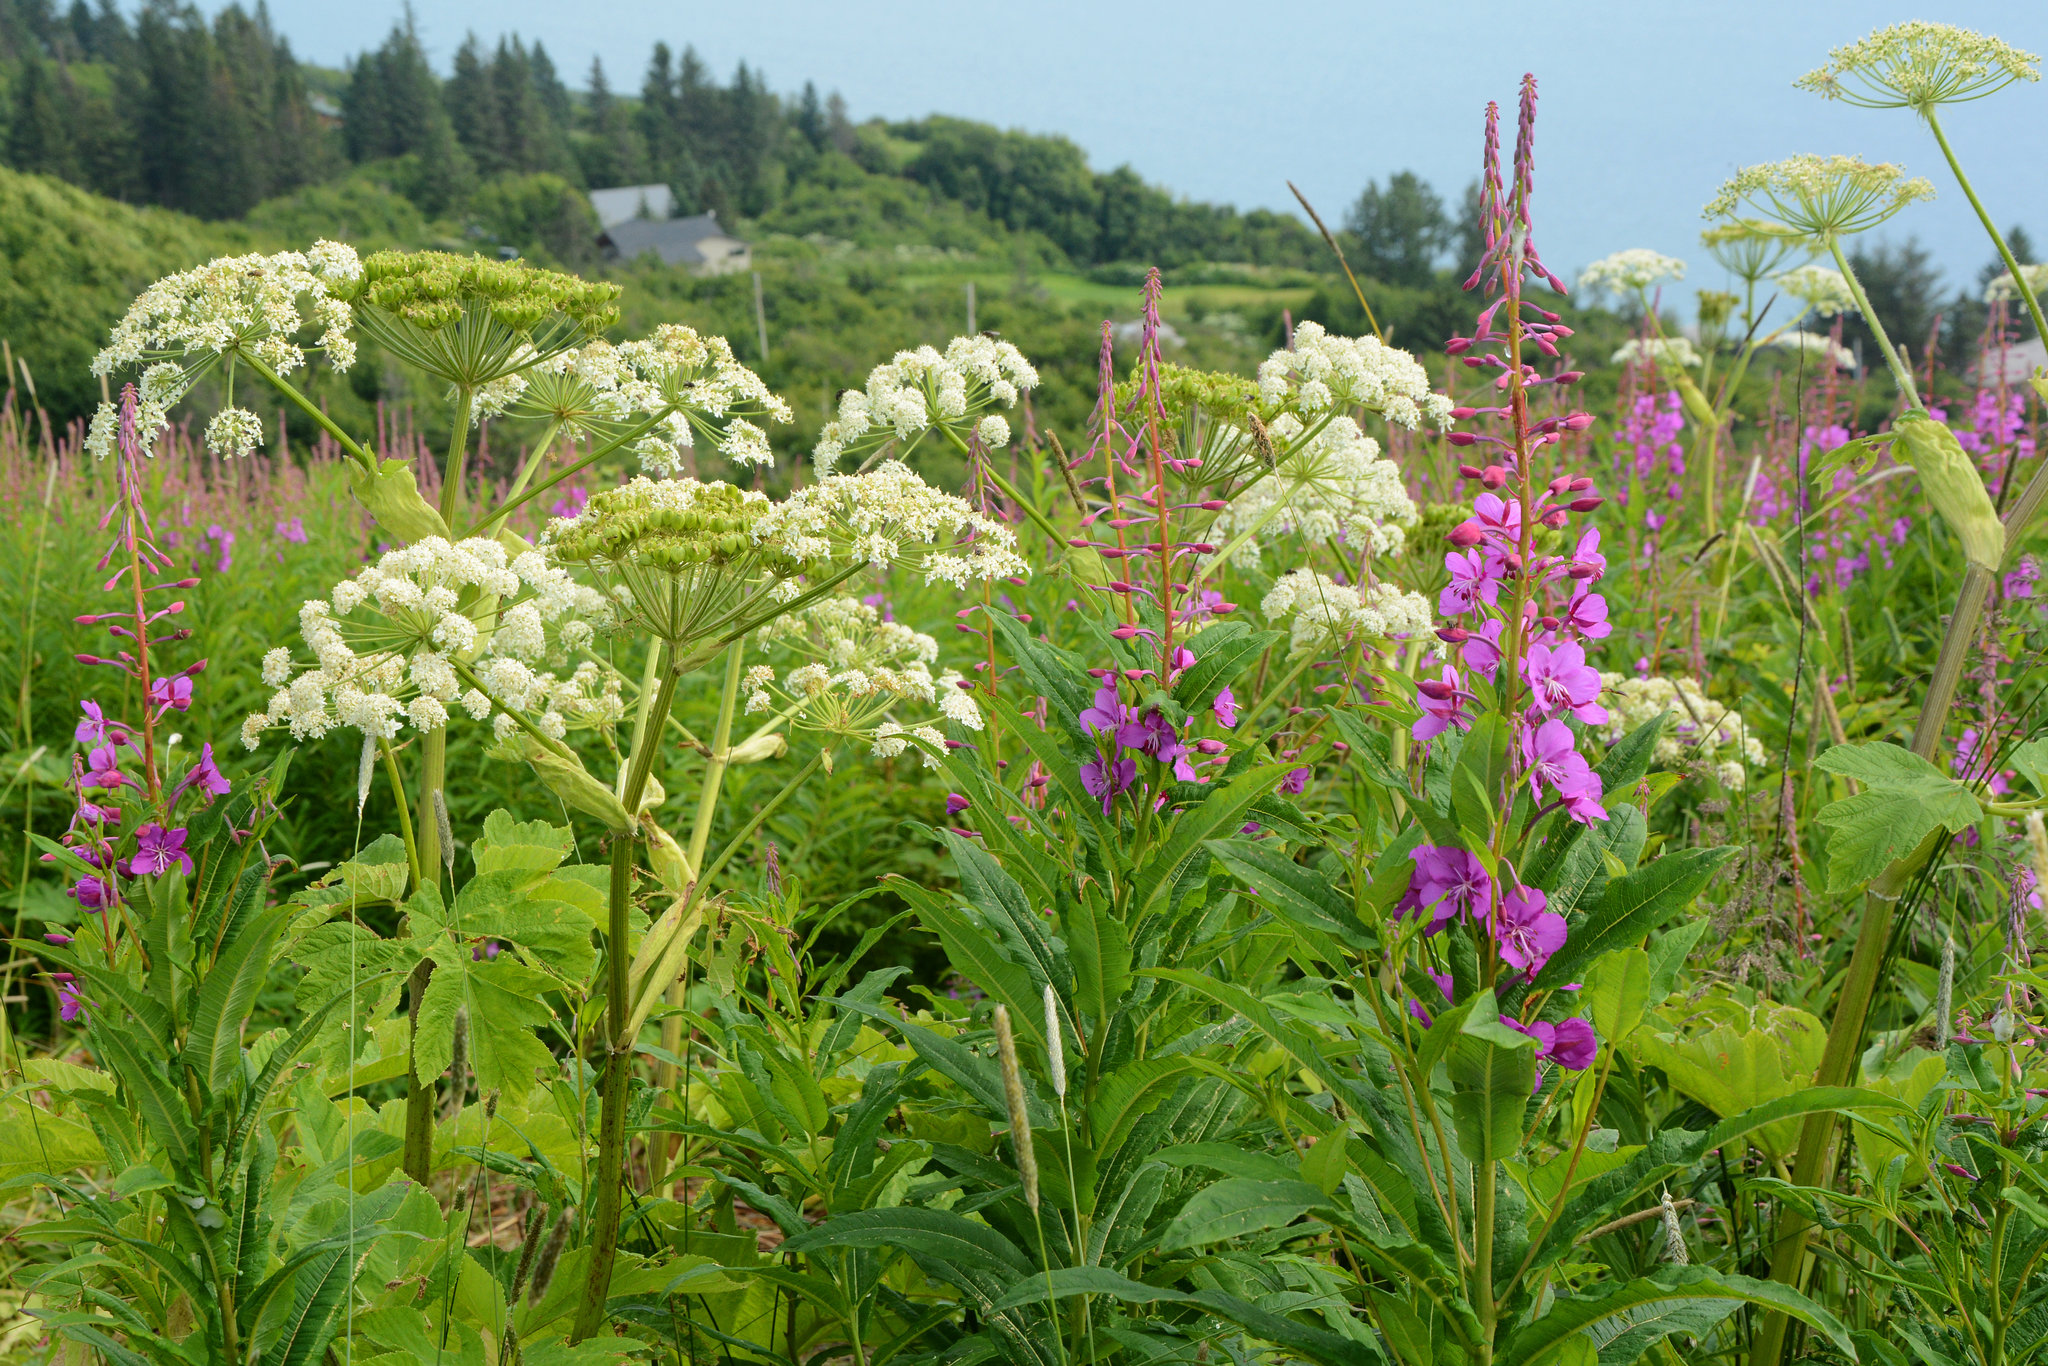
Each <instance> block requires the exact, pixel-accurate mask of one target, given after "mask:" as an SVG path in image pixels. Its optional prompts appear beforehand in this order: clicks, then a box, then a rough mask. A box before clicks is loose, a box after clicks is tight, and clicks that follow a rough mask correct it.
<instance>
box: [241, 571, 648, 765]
mask: <svg viewBox="0 0 2048 1366" xmlns="http://www.w3.org/2000/svg"><path fill="white" fill-rule="evenodd" d="M608 611H609V608H608V604H607V603H606V602H605V600H604V598H603V597H602V596H601V595H600V594H598V593H597V592H595V591H594V590H592V589H589V588H586V587H583V586H581V585H579V584H577V583H576V582H575V581H574V580H572V579H571V578H570V577H569V576H568V574H567V573H565V572H564V571H563V570H561V569H559V568H556V567H555V566H552V565H550V564H548V563H547V562H546V560H545V559H543V558H542V557H541V556H540V555H539V554H537V553H535V552H533V551H527V552H525V553H523V554H520V555H518V556H516V557H514V556H509V555H508V554H507V552H506V550H505V547H504V546H503V545H501V544H500V543H499V542H497V541H493V540H487V539H483V538H474V539H471V540H466V541H458V542H449V541H447V540H444V539H442V538H441V537H438V536H429V537H426V538H425V539H423V540H420V541H417V542H415V543H414V544H412V545H409V546H406V547H404V548H402V549H399V550H393V551H388V552H386V553H385V554H384V555H383V556H382V557H380V558H379V559H378V560H377V562H376V563H375V564H373V565H370V566H367V567H365V568H364V569H363V570H362V571H361V572H359V573H357V574H356V575H354V576H352V577H350V578H347V579H344V580H342V581H341V582H340V583H338V584H336V585H335V586H334V589H333V592H332V593H331V594H330V595H329V596H328V597H326V598H324V599H323V598H314V599H311V600H309V601H307V602H306V603H305V604H303V605H302V606H301V607H300V609H299V634H300V636H301V638H302V639H303V640H304V642H305V644H306V647H307V649H308V650H310V651H311V653H312V655H313V660H314V663H313V665H312V667H310V668H307V669H304V670H301V669H300V668H299V667H298V665H296V664H295V662H294V661H293V659H292V654H291V651H290V650H289V649H287V648H285V647H283V646H279V647H278V648H276V649H273V650H272V651H270V652H269V653H268V654H267V655H265V656H264V660H263V681H264V682H265V683H266V684H267V685H269V686H270V687H272V688H275V689H277V691H276V692H275V693H274V694H273V695H272V697H271V700H270V705H269V707H268V708H267V709H266V710H264V711H262V712H258V713H255V714H254V715H252V716H250V717H249V718H248V719H247V720H246V721H245V722H243V726H242V740H243V743H244V744H246V745H248V746H249V748H251V749H254V748H255V747H256V745H257V744H258V743H259V742H260V737H261V735H262V733H263V731H265V730H267V729H270V728H272V727H278V726H289V727H290V729H291V733H292V736H293V738H294V739H298V740H307V739H317V738H318V737H320V736H322V735H324V734H326V733H327V731H328V730H330V729H332V728H333V727H335V726H343V727H348V728H352V729H355V730H358V731H361V732H362V733H364V734H365V735H369V736H374V737H379V738H383V739H390V738H392V737H394V736H396V735H397V734H398V733H399V730H400V728H401V726H403V725H410V726H412V727H413V728H414V729H415V730H420V731H432V730H438V729H440V728H441V727H442V726H444V725H446V724H447V723H448V719H449V717H450V716H451V715H452V714H454V713H455V712H457V711H461V712H466V713H467V714H468V715H469V716H470V717H471V719H473V720H477V721H483V720H490V719H493V715H494V713H497V720H496V721H495V722H494V724H495V725H496V726H497V729H498V731H499V733H500V734H501V735H502V734H504V733H505V732H506V731H507V730H509V729H510V728H511V727H512V726H513V725H515V724H516V722H515V721H514V720H513V719H512V717H511V716H510V715H509V714H506V713H507V709H512V710H516V711H519V712H521V713H523V714H527V715H529V716H530V717H531V718H532V719H533V720H534V722H535V724H536V725H537V726H538V727H539V729H541V730H542V731H543V732H544V733H547V734H549V735H552V736H555V737H556V738H559V737H560V736H561V735H562V734H563V733H565V732H566V731H567V729H568V728H569V727H570V726H571V725H582V724H598V723H604V722H609V721H613V720H616V719H618V717H619V716H620V715H621V714H622V711H623V708H622V704H621V703H620V701H619V689H618V686H617V682H616V680H615V679H607V678H605V677H603V676H602V671H593V670H595V666H594V665H593V666H590V667H589V668H579V670H578V671H576V672H574V673H572V674H570V675H569V676H568V677H566V678H563V677H559V676H557V675H556V674H555V673H553V672H550V670H551V669H559V668H561V667H562V666H564V665H565V664H566V663H567V659H568V656H569V654H570V653H571V652H572V651H575V650H578V649H582V648H584V647H586V646H588V645H589V644H590V642H591V640H592V638H593V636H594V634H595V631H596V629H597V627H598V626H601V625H603V624H605V623H606V620H607V616H608Z"/></svg>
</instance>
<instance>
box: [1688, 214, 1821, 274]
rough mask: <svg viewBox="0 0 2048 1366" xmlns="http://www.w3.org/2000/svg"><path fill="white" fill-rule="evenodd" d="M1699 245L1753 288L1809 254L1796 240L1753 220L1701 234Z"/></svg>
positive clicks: (1737, 221) (1721, 225)
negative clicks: (1758, 282) (1772, 273)
mask: <svg viewBox="0 0 2048 1366" xmlns="http://www.w3.org/2000/svg"><path fill="white" fill-rule="evenodd" d="M1700 244H1701V245H1702V246H1704V247H1705V248H1706V249H1707V254H1708V255H1710V256H1712V257H1713V258H1714V259H1715V260H1716V261H1718V262H1720V263H1721V266H1722V268H1723V269H1724V270H1726V271H1727V272H1728V273H1729V274H1730V275H1733V276H1734V277H1735V278H1736V279H1738V280H1744V281H1747V282H1748V283H1750V284H1752V285H1753V284H1755V283H1756V282H1757V281H1759V280H1761V279H1763V278H1764V277H1765V276H1767V275H1769V274H1770V273H1771V272H1772V271H1774V270H1776V269H1777V268H1778V267H1779V266H1782V265H1784V264H1785V263H1786V262H1787V261H1790V260H1794V259H1796V258H1798V257H1800V256H1803V255H1805V254H1806V250H1807V249H1806V248H1805V247H1804V246H1803V245H1802V244H1801V243H1800V242H1798V241H1797V240H1796V239H1794V238H1790V237H1787V236H1786V235H1785V234H1784V233H1782V232H1779V231H1777V230H1776V229H1775V228H1774V227H1773V226H1772V225H1770V224H1767V223H1761V222H1758V221H1757V220H1756V219H1753V218H1736V219H1731V220H1729V221H1728V222H1726V223H1716V224H1715V225H1714V226H1713V227H1711V228H1708V229H1707V230H1706V231H1704V232H1702V233H1701V234H1700Z"/></svg>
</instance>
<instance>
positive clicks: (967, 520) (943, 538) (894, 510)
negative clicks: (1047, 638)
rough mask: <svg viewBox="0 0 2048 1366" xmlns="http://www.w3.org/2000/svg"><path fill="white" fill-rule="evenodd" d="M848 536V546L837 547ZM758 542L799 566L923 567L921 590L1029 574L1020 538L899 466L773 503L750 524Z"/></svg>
mask: <svg viewBox="0 0 2048 1366" xmlns="http://www.w3.org/2000/svg"><path fill="white" fill-rule="evenodd" d="M849 533H850V534H851V541H850V544H841V542H842V540H843V538H845V537H846V536H847V535H848V534H849ZM754 537H755V539H756V540H757V541H762V542H769V541H775V542H779V543H781V544H782V546H783V547H784V548H785V549H787V550H788V552H789V553H790V554H792V555H794V556H796V557H798V558H799V559H805V560H824V559H844V558H846V557H847V556H848V554H849V553H850V555H851V557H852V558H854V559H858V560H864V561H866V562H867V563H869V564H872V565H876V566H878V567H879V566H883V565H888V564H891V563H893V562H895V561H897V560H899V559H902V560H908V561H912V562H915V563H918V564H920V565H921V566H922V567H923V569H924V577H925V582H926V583H935V582H941V581H943V582H945V583H950V584H952V585H953V586H954V587H956V588H964V587H966V586H967V584H968V583H969V582H970V581H975V580H991V579H1001V578H1021V577H1023V576H1024V575H1026V574H1028V573H1030V572H1031V567H1030V565H1028V564H1027V563H1025V560H1024V557H1023V556H1021V555H1019V554H1018V553H1017V536H1016V533H1015V532H1013V531H1011V530H1010V528H1008V527H1006V526H1004V525H1003V524H1002V523H1001V522H997V521H991V520H990V519H989V518H986V517H984V516H982V515H981V514H980V513H978V512H976V511H975V510H974V509H973V508H972V507H970V506H969V505H968V503H967V502H966V500H964V499H961V498H956V497H954V496H953V495H952V494H950V493H941V492H940V491H939V490H937V489H935V488H933V487H932V486H931V485H929V484H927V483H925V482H924V480H922V479H920V478H918V476H917V475H916V473H915V472H913V471H912V470H911V469H910V467H909V466H908V465H905V464H904V463H903V462H902V461H900V460H886V461H884V462H883V463H882V464H880V465H878V466H876V467H875V468H874V469H872V470H870V471H868V472H867V473H866V474H829V475H826V476H825V477H823V478H821V479H820V480H819V481H818V482H817V483H815V484H809V485H806V486H805V487H803V488H801V489H798V490H797V491H796V492H795V493H793V494H791V495H790V496H789V498H788V500H787V501H785V502H781V503H777V504H776V505H775V506H774V507H772V508H770V509H769V510H768V512H767V513H766V514H765V515H764V516H763V517H762V518H761V520H760V521H759V522H757V523H755V526H754Z"/></svg>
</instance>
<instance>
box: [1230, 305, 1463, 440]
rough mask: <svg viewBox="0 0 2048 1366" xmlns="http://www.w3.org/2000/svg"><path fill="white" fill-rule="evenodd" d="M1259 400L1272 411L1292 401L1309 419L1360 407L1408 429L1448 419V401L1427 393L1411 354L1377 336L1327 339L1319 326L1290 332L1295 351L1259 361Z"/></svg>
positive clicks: (1422, 373)
mask: <svg viewBox="0 0 2048 1366" xmlns="http://www.w3.org/2000/svg"><path fill="white" fill-rule="evenodd" d="M1259 398H1260V400H1261V401H1263V402H1264V403H1266V404H1267V405H1269V406H1275V407H1277V406H1279V405H1282V404H1284V403H1286V402H1288V400H1289V399H1290V398H1291V399H1293V401H1294V403H1295V405H1296V406H1297V407H1298V408H1299V409H1300V410H1301V412H1302V413H1303V414H1305V415H1308V416H1315V415H1317V414H1321V413H1324V412H1328V411H1329V410H1330V409H1331V408H1332V407H1352V406H1355V407H1360V408H1364V409H1366V410H1367V411H1369V412H1375V413H1379V414H1381V415H1382V416H1384V417H1385V418H1386V419H1387V421H1389V422H1392V423H1396V424H1398V425H1400V426H1403V427H1406V428H1408V429H1409V430H1411V431H1413V430H1414V429H1415V428H1417V427H1419V426H1421V424H1422V422H1423V420H1424V419H1427V420H1428V421H1429V422H1430V424H1431V425H1432V426H1436V427H1444V426H1448V425H1449V423H1450V415H1451V401H1450V400H1449V399H1448V398H1445V397H1444V396H1443V395H1442V394H1438V393H1433V392H1431V390H1430V387H1429V374H1428V372H1427V371H1425V370H1424V369H1423V368H1422V365H1421V363H1420V362H1418V361H1417V360H1416V359H1415V357H1414V356H1412V355H1410V354H1408V353H1407V352H1406V351H1403V350H1401V349H1400V348H1398V347H1393V346H1388V345H1387V344H1386V343H1384V342H1382V341H1380V340H1379V339H1378V338H1376V337H1358V338H1351V337H1335V336H1331V335H1330V334H1329V333H1328V332H1326V331H1325V330H1324V329H1323V326H1322V324H1321V323H1317V322H1304V323H1302V324H1301V325H1300V326H1299V327H1297V328H1295V329H1294V349H1293V350H1291V351H1275V352H1274V353H1273V354H1272V355H1271V356H1269V357H1267V358H1266V359H1265V360H1264V361H1262V362H1261V363H1260V365H1259Z"/></svg>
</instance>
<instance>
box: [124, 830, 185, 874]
mask: <svg viewBox="0 0 2048 1366" xmlns="http://www.w3.org/2000/svg"><path fill="white" fill-rule="evenodd" d="M172 868H178V869H180V870H182V871H183V872H185V873H187V874H189V873H191V871H192V856H191V855H190V854H188V853H186V852H185V830H184V827H183V826H180V827H178V828H177V829H175V830H166V829H165V828H164V827H163V826H161V825H156V824H150V825H145V826H143V827H142V828H141V829H140V830H138V831H136V832H135V856H134V857H133V858H131V859H129V860H128V876H130V877H161V876H162V875H163V874H165V873H168V872H169V871H170V870H171V869H172Z"/></svg>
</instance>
